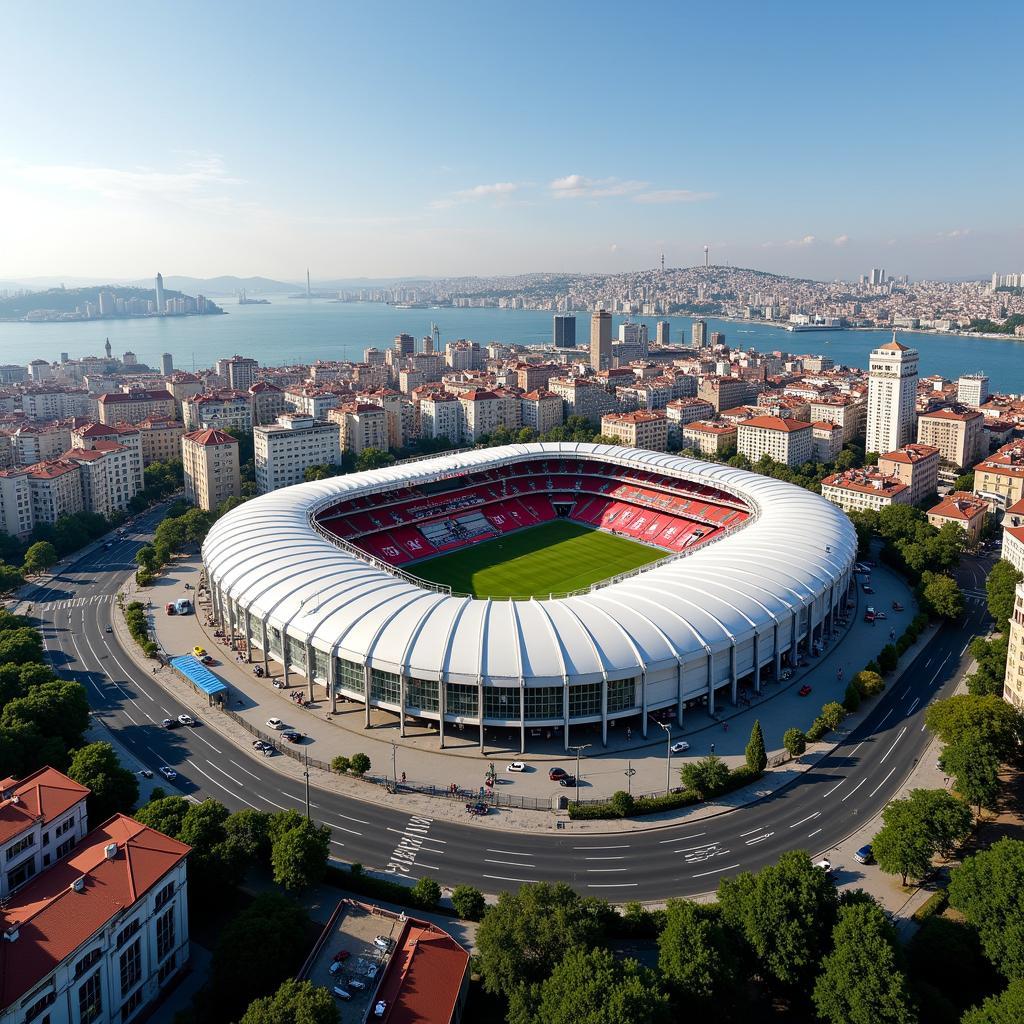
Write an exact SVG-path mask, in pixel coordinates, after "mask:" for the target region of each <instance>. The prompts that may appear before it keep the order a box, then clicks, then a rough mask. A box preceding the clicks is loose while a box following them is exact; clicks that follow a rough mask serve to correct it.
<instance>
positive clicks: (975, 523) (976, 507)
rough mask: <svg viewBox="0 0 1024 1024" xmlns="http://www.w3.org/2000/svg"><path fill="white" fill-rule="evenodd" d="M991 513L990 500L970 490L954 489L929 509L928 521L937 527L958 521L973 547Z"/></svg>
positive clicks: (957, 523) (968, 542)
mask: <svg viewBox="0 0 1024 1024" xmlns="http://www.w3.org/2000/svg"><path fill="white" fill-rule="evenodd" d="M988 515H989V508H988V502H987V501H982V500H981V498H978V497H975V495H973V494H971V492H970V491H953V492H952V493H951V494H947V495H946V497H945V498H943V499H942V501H940V502H939V503H938V505H935V506H933V507H932V508H930V509H928V522H929V523H931V524H932V526H934V527H935V528H936V529H941V528H942V527H943V526H945V525H946V523H956V525H957V526H959V527H960V529H961V530H963V531H964V533H965V534H966V535H967V544H968V546H970V547H973V546H974V545H975V544H977V543H978V541H979V540H980V539H981V531H982V530H983V529H984V527H985V521H986V519H987V518H988Z"/></svg>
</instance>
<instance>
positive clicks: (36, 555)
mask: <svg viewBox="0 0 1024 1024" xmlns="http://www.w3.org/2000/svg"><path fill="white" fill-rule="evenodd" d="M59 557H60V556H59V555H58V554H57V549H56V548H55V547H54V546H53V545H52V544H51V543H50V542H49V541H46V540H40V541H36V543H35V544H33V545H32V546H31V547H30V548H29V549H28V551H26V552H25V572H30V573H39V572H43V570H44V569H49V568H50V566H51V565H56V564H57V560H58V558H59Z"/></svg>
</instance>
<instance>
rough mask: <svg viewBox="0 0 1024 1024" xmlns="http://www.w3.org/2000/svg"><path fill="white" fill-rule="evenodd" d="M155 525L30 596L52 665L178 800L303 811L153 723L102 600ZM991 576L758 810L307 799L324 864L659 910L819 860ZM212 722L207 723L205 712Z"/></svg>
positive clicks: (204, 727) (154, 700)
mask: <svg viewBox="0 0 1024 1024" xmlns="http://www.w3.org/2000/svg"><path fill="white" fill-rule="evenodd" d="M158 521H159V515H158V514H153V515H150V516H149V517H148V518H146V519H143V520H141V521H140V522H139V523H137V524H136V526H135V528H134V532H132V533H131V534H130V535H129V536H128V537H127V538H126V539H124V540H114V544H113V547H112V548H110V549H105V548H101V549H100V550H99V551H97V552H95V553H93V554H91V555H89V556H88V557H86V558H85V559H83V560H82V561H80V562H78V563H74V564H72V565H70V566H69V567H68V568H67V569H66V570H65V571H63V572H61V573H60V574H59V575H56V576H54V577H53V578H52V579H51V580H49V581H47V582H46V583H45V584H42V585H41V586H40V587H39V588H38V589H37V591H36V592H35V593H34V594H33V595H32V596H31V598H30V599H31V600H32V601H33V604H34V616H35V618H36V623H37V625H38V626H39V628H40V629H41V630H42V632H43V637H44V641H45V644H46V649H47V654H48V657H49V658H50V660H51V662H52V663H53V665H54V666H55V668H56V669H57V670H58V671H59V672H61V673H62V674H64V675H68V676H71V677H73V678H75V679H77V680H79V681H80V682H81V683H82V684H83V685H84V686H85V687H86V689H87V691H88V695H89V702H90V704H91V706H92V708H93V709H94V713H95V714H96V715H97V716H98V717H100V718H101V719H102V721H103V722H104V724H105V725H106V726H107V727H109V728H110V729H111V730H113V731H114V732H115V733H116V734H117V737H118V739H119V741H120V742H121V743H123V744H124V745H125V746H126V747H127V748H128V749H130V750H131V751H132V752H133V753H134V754H135V755H136V756H137V757H138V758H139V760H140V761H141V762H142V763H143V764H145V765H147V766H149V767H150V768H153V769H156V768H158V767H160V766H161V765H170V766H171V767H173V768H174V769H175V770H176V771H177V772H178V773H179V777H178V779H177V782H176V783H175V784H174V785H168V786H166V787H165V788H167V789H170V790H174V789H175V788H176V789H177V790H178V791H180V792H181V793H183V794H185V795H190V796H195V797H196V798H198V799H203V798H205V797H206V796H212V797H215V798H216V799H218V800H220V801H222V802H223V803H224V804H225V805H227V806H228V807H229V808H230V809H232V810H238V809H242V808H246V807H249V808H256V809H258V810H262V811H275V810H287V809H291V808H296V809H298V810H304V809H305V795H304V792H303V787H302V784H301V783H299V782H296V781H294V780H292V779H291V778H289V777H285V776H283V775H281V774H279V773H278V772H277V771H275V770H274V769H273V768H272V767H271V765H270V763H269V762H268V761H267V760H266V759H264V758H262V757H258V756H257V757H253V756H250V755H249V754H248V753H247V752H245V751H242V750H240V749H239V748H238V747H236V746H234V744H232V743H230V742H229V741H227V740H226V739H224V738H222V737H221V736H220V735H218V733H217V732H216V731H215V730H214V729H213V728H211V727H210V726H209V724H208V723H209V719H210V716H207V718H206V720H205V721H201V722H200V725H199V727H197V728H196V729H175V730H167V729H163V728H161V727H160V722H161V720H162V719H164V718H172V719H173V718H176V717H177V715H178V714H180V713H183V712H186V711H187V712H189V713H192V711H191V709H189V708H186V707H185V706H184V705H182V704H180V703H179V702H178V701H177V700H176V699H175V697H174V695H173V693H170V692H168V691H166V690H164V689H163V688H162V687H161V686H160V685H158V684H157V683H156V681H155V680H154V679H153V678H152V677H151V676H149V675H147V673H146V672H145V671H143V670H142V669H140V668H139V667H138V666H137V665H136V664H135V663H134V662H133V660H132V659H131V658H130V657H129V656H128V654H127V653H126V652H125V651H124V650H123V649H122V648H121V647H120V646H119V644H118V642H117V639H116V636H115V634H113V633H108V632H107V631H106V627H107V626H108V625H109V624H110V623H111V615H112V614H114V613H115V612H116V611H117V609H116V606H115V604H114V594H115V593H116V592H117V589H118V586H119V585H120V583H121V582H122V581H123V580H124V578H125V577H126V575H127V574H128V573H130V572H131V571H133V569H134V562H133V558H134V554H135V552H136V551H137V550H138V547H139V546H140V544H141V543H142V541H143V539H144V537H145V531H146V530H149V529H152V528H153V526H154V524H155V523H156V522H158ZM987 568H988V565H987V564H986V563H983V562H979V561H978V560H973V559H965V564H964V567H963V569H962V570H961V584H962V586H963V589H964V594H965V597H966V598H967V604H966V611H965V614H964V616H963V617H962V618H961V620H960V621H958V622H956V623H950V624H947V625H946V626H944V627H943V628H942V629H941V630H940V631H939V633H938V634H937V635H936V637H935V639H934V641H933V642H932V643H931V644H929V645H928V646H927V647H926V648H925V649H924V650H923V651H922V652H921V653H920V654H919V655H918V656H917V658H916V659H915V660H914V662H913V663H912V664H911V665H910V666H909V668H908V670H907V671H906V672H905V673H904V675H903V677H902V681H901V682H900V683H899V684H898V685H896V686H894V687H892V688H891V689H890V690H889V691H888V692H887V693H886V694H885V695H884V696H883V697H882V698H881V699H880V700H879V702H878V706H877V707H876V708H875V709H874V710H873V711H872V713H871V714H870V715H869V716H868V717H867V718H866V719H865V720H864V722H863V723H862V724H861V725H860V726H859V727H858V728H857V729H856V730H855V731H854V732H852V733H851V734H850V735H849V736H847V737H845V738H844V739H843V741H842V743H840V745H839V746H838V747H837V748H836V749H835V751H834V752H833V753H832V754H831V755H830V756H829V757H827V758H826V759H824V760H823V761H821V762H820V763H819V764H818V765H816V766H815V767H814V768H812V769H811V770H810V771H808V772H807V773H805V774H804V775H802V776H801V777H800V778H799V779H798V780H797V781H795V782H794V783H792V784H791V785H789V786H788V787H786V788H784V789H782V790H780V791H779V792H777V793H775V794H774V795H772V796H770V797H767V798H765V799H764V800H762V801H760V802H758V803H755V804H751V805H748V806H746V807H743V808H740V809H738V810H735V811H732V812H730V813H727V814H722V815H719V816H717V817H712V818H705V819H703V820H702V821H699V822H694V823H693V824H690V825H687V824H680V825H672V826H667V827H660V828H652V829H650V830H648V831H645V832H629V833H614V832H610V833H606V834H595V833H586V834H580V833H573V832H565V833H553V834H543V833H538V834H526V833H521V832H520V833H515V832H502V831H499V830H495V829H491V828H483V827H474V826H473V824H472V823H467V824H454V823H451V822H449V821H439V820H432V819H429V818H423V817H414V816H411V815H410V814H408V813H405V812H402V811H398V810H395V809H390V808H387V807H382V806H379V805H378V804H374V803H369V802H364V801H361V800H356V799H351V798H348V797H345V796H342V795H339V794H337V793H334V792H330V791H327V790H322V789H318V788H316V787H314V788H313V791H312V802H311V804H312V810H313V815H314V817H315V818H316V819H317V820H318V821H321V822H323V823H324V824H326V825H328V826H330V828H331V843H332V856H334V857H336V858H338V859H340V860H344V861H359V862H360V863H362V864H364V865H365V866H367V867H368V868H378V869H388V868H389V866H390V870H392V871H394V872H395V873H396V874H398V875H401V876H404V877H407V878H410V879H415V878H419V877H421V876H427V877H432V878H434V879H436V880H437V881H438V882H439V883H441V884H443V885H457V884H459V883H469V884H472V885H476V886H478V887H479V888H481V889H483V890H484V891H485V892H499V891H501V890H505V889H515V888H517V887H518V886H519V885H520V884H521V883H523V882H533V881H565V882H568V883H570V884H571V885H573V886H574V887H575V888H576V889H578V890H579V891H580V892H582V893H584V894H587V895H592V896H600V897H605V898H607V899H610V900H613V901H627V900H660V899H665V898H667V897H669V896H690V895H696V894H699V893H705V892H710V891H713V890H714V889H715V888H716V887H717V885H718V881H719V879H721V878H722V877H724V876H729V875H733V874H736V873H738V872H740V871H746V870H757V869H758V868H760V867H762V866H764V865H766V864H769V863H773V862H774V861H775V860H777V858H778V857H779V855H780V854H781V853H782V852H783V851H785V850H788V849H793V848H802V849H806V850H808V852H810V853H811V854H813V855H817V854H818V853H820V852H822V851H827V850H829V849H831V848H832V847H833V846H835V845H836V844H838V843H839V842H841V841H842V840H843V839H845V838H847V837H848V836H849V835H851V834H852V833H854V832H856V831H857V830H858V823H859V822H867V821H869V820H870V819H871V818H872V817H873V816H874V815H875V814H876V813H877V812H878V811H879V809H880V808H881V807H882V806H884V804H885V803H886V802H887V801H888V800H890V799H891V798H892V796H893V795H894V794H895V793H897V792H898V790H899V789H900V787H901V785H902V783H903V781H904V779H906V777H907V776H908V775H909V773H910V772H911V771H912V770H913V767H914V765H915V764H916V763H917V759H918V758H919V757H920V756H922V753H923V751H924V750H925V748H926V747H927V745H928V743H929V741H930V735H929V734H928V733H927V731H926V730H925V726H924V720H923V716H924V710H925V708H926V707H927V706H928V704H929V703H930V702H931V701H932V700H934V699H935V698H937V697H943V696H948V695H949V694H950V693H951V692H952V691H953V689H955V687H956V685H957V683H958V682H959V680H960V678H961V676H962V674H963V665H964V657H963V656H964V652H965V650H966V647H967V644H968V642H969V640H970V638H971V637H972V636H974V635H976V634H978V633H982V632H984V631H985V624H986V621H987V612H986V611H985V608H984V603H983V601H981V600H980V597H982V596H983V589H982V587H983V583H984V576H985V572H986V570H987ZM212 714H213V712H211V715H212Z"/></svg>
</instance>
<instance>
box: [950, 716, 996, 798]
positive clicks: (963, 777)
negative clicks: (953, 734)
mask: <svg viewBox="0 0 1024 1024" xmlns="http://www.w3.org/2000/svg"><path fill="white" fill-rule="evenodd" d="M941 764H942V767H943V769H944V770H945V771H947V772H949V774H950V775H952V776H953V781H954V783H955V785H956V791H957V792H958V793H959V794H960V796H962V797H963V798H964V800H966V801H967V802H968V803H969V804H971V805H972V806H973V807H976V808H977V809H978V814H979V815H980V814H981V809H982V808H983V807H994V806H995V804H996V801H997V800H998V798H999V788H1000V783H999V769H1000V767H1001V764H1002V759H1001V756H1000V752H999V750H998V749H997V748H996V746H995V744H994V743H993V742H992V740H991V738H990V737H988V736H986V735H984V734H983V733H981V732H979V731H977V730H975V731H972V732H970V733H966V734H964V736H962V737H961V738H960V739H959V740H958V741H957V742H956V743H951V744H950V745H949V746H948V747H946V748H944V749H943V751H942V758H941Z"/></svg>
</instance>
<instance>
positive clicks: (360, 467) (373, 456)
mask: <svg viewBox="0 0 1024 1024" xmlns="http://www.w3.org/2000/svg"><path fill="white" fill-rule="evenodd" d="M394 461H395V457H394V455H392V454H391V453H390V452H385V451H381V449H380V448H364V449H363V450H362V451H361V452H360V453H359V457H358V458H357V459H356V470H357V471H358V472H360V473H362V472H364V471H365V470H368V469H382V468H383V467H384V466H390V465H392V464H393V463H394Z"/></svg>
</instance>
